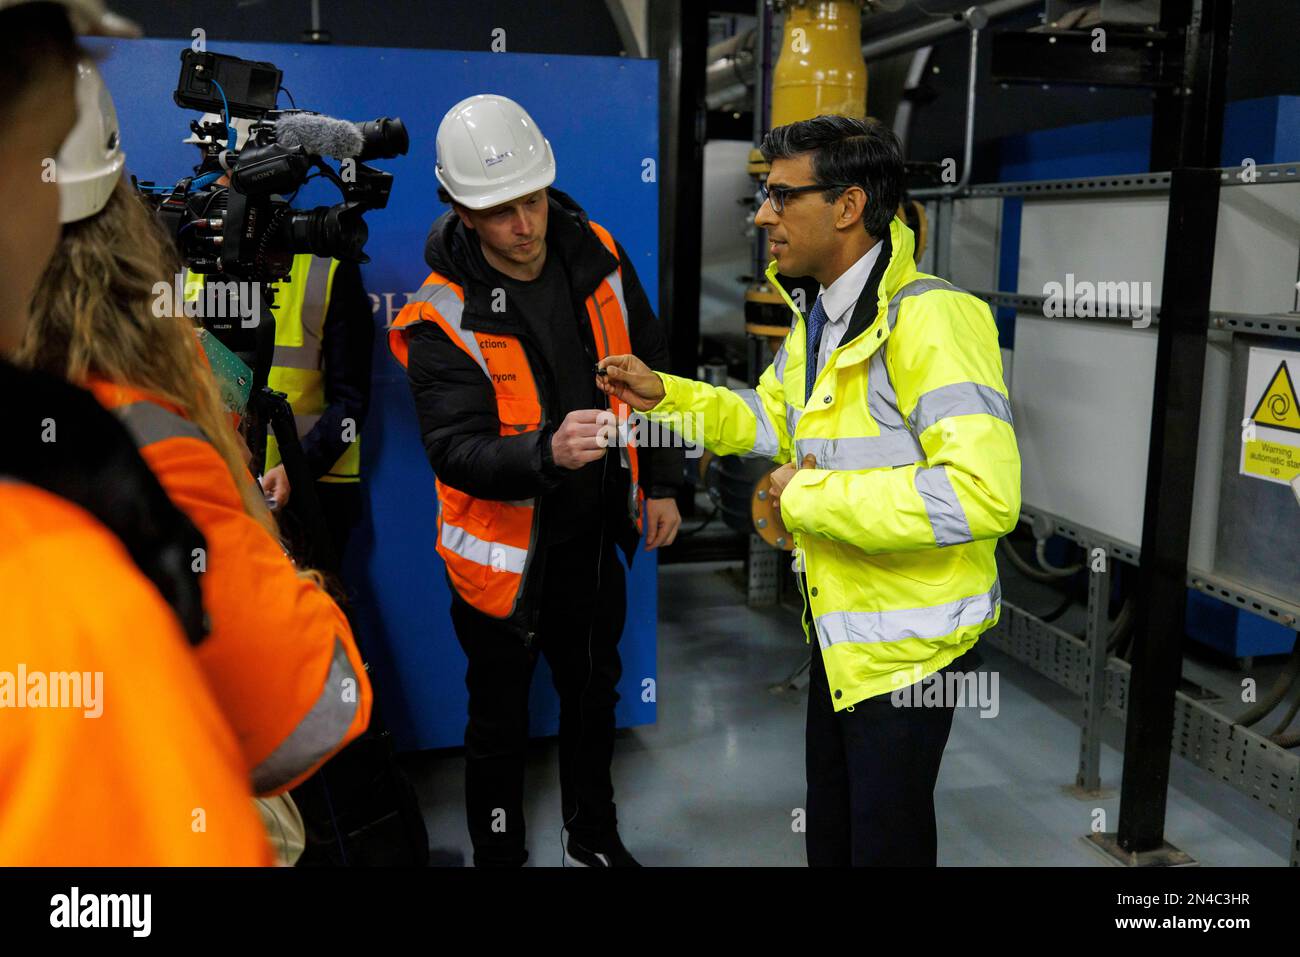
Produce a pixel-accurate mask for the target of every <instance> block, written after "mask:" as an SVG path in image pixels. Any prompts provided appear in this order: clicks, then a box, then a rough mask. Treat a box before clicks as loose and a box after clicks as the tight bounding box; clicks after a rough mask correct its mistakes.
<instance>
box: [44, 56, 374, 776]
mask: <svg viewBox="0 0 1300 957" xmlns="http://www.w3.org/2000/svg"><path fill="white" fill-rule="evenodd" d="M90 76H91V79H93V81H94V83H95V85H96V87H97V89H96V90H94V91H92V92H91V94H90V95H89V96H87V97H86V98H85V100H84V102H85V103H86V104H87V105H88V107H89V108H87V109H83V111H82V116H81V119H80V120H79V127H80V126H86V127H89V129H88V130H87V132H86V135H84V136H80V137H79V136H78V135H77V133H76V132H74V134H73V136H72V137H70V139H69V142H68V144H67V146H65V148H64V153H63V154H62V155H61V157H60V164H61V165H62V166H64V167H66V168H74V169H77V170H78V171H79V173H80V175H79V176H78V182H77V184H76V187H75V191H72V192H71V195H72V197H73V199H74V202H71V203H69V204H68V205H67V206H66V207H65V214H64V216H63V219H64V220H65V225H64V228H63V235H62V238H61V240H60V242H59V245H58V248H57V249H56V251H55V254H54V256H53V258H52V260H51V261H50V264H49V266H48V267H47V268H46V271H45V274H44V276H43V277H42V278H41V280H40V283H39V285H38V287H37V289H36V293H35V295H34V297H33V300H32V315H31V322H30V325H29V327H28V329H27V332H26V336H25V338H24V340H23V343H22V346H21V347H20V349H19V351H18V358H19V359H20V361H22V362H23V363H24V364H27V365H29V366H32V367H34V368H38V369H41V370H43V371H45V372H50V373H54V374H56V375H59V376H62V377H64V378H66V379H68V380H70V381H73V382H76V383H79V384H84V385H86V386H87V387H88V388H89V389H90V390H91V391H92V392H93V393H94V395H95V397H96V398H98V399H99V400H100V402H101V403H102V404H103V405H105V406H106V407H108V408H109V409H110V410H112V411H113V412H114V413H115V414H116V415H117V416H118V418H119V419H121V421H122V422H123V423H124V424H126V426H127V428H128V429H129V431H130V432H131V433H132V435H133V436H134V438H135V440H136V443H137V445H138V446H139V447H140V450H141V453H142V455H143V456H144V458H145V461H146V462H147V463H148V464H149V466H150V467H151V468H152V469H153V470H154V472H155V474H156V475H157V477H158V479H159V480H160V481H161V482H162V484H163V487H164V488H165V489H166V490H167V492H168V494H169V495H170V496H171V498H172V500H173V501H174V502H175V503H176V504H177V505H178V506H179V507H180V508H181V509H182V510H183V511H184V512H185V513H186V514H187V515H188V516H189V517H190V518H191V519H192V520H193V522H194V523H195V524H196V525H197V526H198V527H199V529H200V530H201V531H202V533H203V535H204V537H205V538H206V539H207V546H206V549H205V550H204V551H203V552H202V554H200V555H196V556H194V557H193V565H192V568H193V570H194V571H197V572H202V575H201V578H200V581H201V586H202V590H203V600H204V605H205V607H206V609H207V612H208V615H209V618H210V620H211V634H210V636H209V638H208V639H207V640H206V641H205V642H203V643H202V644H201V645H199V647H198V648H197V649H196V655H197V659H198V662H199V665H200V667H201V669H202V671H203V673H204V675H205V676H206V678H207V679H208V682H209V684H210V686H211V687H212V690H213V693H214V695H215V696H216V699H217V702H218V703H219V705H220V707H221V710H222V711H223V712H224V713H225V715H226V717H227V719H228V720H229V722H230V724H231V725H232V726H233V728H234V729H235V731H236V735H237V738H238V741H239V746H240V749H241V751H242V753H243V757H244V760H245V772H246V773H247V774H249V775H251V777H252V784H253V791H254V792H255V793H257V794H263V795H266V794H280V793H282V792H284V791H285V790H287V789H288V788H290V787H292V786H294V785H295V784H297V783H299V782H300V781H302V780H304V779H305V778H306V777H307V776H308V775H310V774H311V773H312V772H313V771H314V770H315V769H316V768H318V767H319V766H320V765H321V764H323V763H324V761H325V760H326V759H327V758H329V756H330V755H332V754H333V753H335V752H336V751H338V750H339V749H340V748H342V747H343V746H344V745H345V744H347V742H349V741H351V740H352V739H354V738H355V737H357V736H358V735H359V734H360V733H361V732H362V731H364V729H365V728H366V725H367V722H368V721H369V715H370V705H371V693H370V685H369V682H368V680H367V677H366V673H365V669H364V667H363V665H362V661H361V656H360V654H359V652H358V651H357V648H356V645H355V643H354V641H353V637H352V631H351V629H350V627H349V625H348V622H347V619H346V618H345V617H344V615H343V612H342V611H341V610H340V609H339V607H338V605H336V604H335V602H334V601H333V600H332V599H331V598H330V597H329V595H328V594H327V593H326V592H325V591H324V589H322V588H321V587H320V579H319V575H317V574H315V573H311V572H300V571H299V570H298V569H296V568H295V567H294V565H293V563H292V562H291V561H290V559H289V558H288V557H287V556H286V555H285V553H284V551H283V550H282V548H281V546H280V544H279V541H278V538H277V535H278V530H277V528H276V524H275V520H274V519H273V518H272V516H271V514H270V513H269V511H268V510H267V508H266V504H265V502H264V500H263V498H262V495H261V493H260V491H259V490H258V488H257V486H256V483H255V482H254V481H253V478H252V476H251V475H250V474H249V473H248V469H247V465H246V461H245V460H244V458H243V455H242V452H241V449H240V446H239V444H238V443H237V440H236V433H235V431H234V429H233V428H232V425H231V420H230V416H229V414H228V413H227V411H226V409H225V408H224V407H223V405H222V403H221V399H220V397H219V394H218V390H217V383H216V380H215V378H214V376H213V374H212V372H211V370H210V369H209V368H208V365H207V363H206V361H205V357H204V353H203V350H202V349H201V347H200V345H199V343H198V339H197V335H196V330H195V328H194V326H193V325H192V324H191V323H190V322H189V321H188V320H187V319H185V318H184V317H179V316H176V315H174V312H173V310H172V308H171V303H172V299H171V296H170V295H167V296H162V297H160V296H159V295H158V293H157V290H156V287H157V285H158V282H159V281H160V280H163V279H164V277H170V276H174V275H175V273H176V272H177V271H178V269H177V263H176V262H175V261H174V254H173V252H172V249H171V247H170V245H169V243H168V240H167V238H166V236H165V235H164V234H163V232H162V231H161V230H160V228H159V227H158V224H157V223H156V221H155V219H154V217H153V215H152V213H151V211H150V210H149V209H148V207H147V206H146V205H145V204H144V203H143V202H142V201H141V200H140V198H139V197H138V196H137V195H136V193H135V191H134V190H133V189H132V188H131V187H130V185H129V184H128V183H127V182H126V181H125V180H124V179H122V177H121V172H120V170H121V167H122V165H123V162H124V161H123V159H122V157H121V153H120V148H118V147H116V146H114V148H113V150H112V152H113V153H114V154H115V155H112V156H110V157H108V158H107V159H105V158H104V156H103V144H105V143H109V144H116V143H117V140H118V137H117V120H116V115H115V112H114V111H113V108H112V101H111V99H110V98H109V97H108V95H107V91H106V90H104V88H103V86H102V81H100V80H99V79H98V74H97V73H92V74H91V75H90ZM96 104H98V107H99V108H96ZM164 284H165V283H164Z"/></svg>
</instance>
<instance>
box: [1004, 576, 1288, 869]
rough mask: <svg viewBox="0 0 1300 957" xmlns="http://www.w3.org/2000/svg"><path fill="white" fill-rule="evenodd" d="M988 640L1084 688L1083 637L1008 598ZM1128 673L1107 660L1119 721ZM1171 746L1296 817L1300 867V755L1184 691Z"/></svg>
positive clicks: (1110, 705) (1079, 690)
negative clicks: (1009, 600) (1045, 621)
mask: <svg viewBox="0 0 1300 957" xmlns="http://www.w3.org/2000/svg"><path fill="white" fill-rule="evenodd" d="M984 640H987V641H989V642H990V644H992V645H993V646H994V647H995V648H999V649H1000V650H1002V651H1005V652H1006V653H1007V654H1009V655H1011V656H1012V657H1013V658H1015V659H1016V660H1018V661H1021V662H1023V663H1024V664H1026V665H1028V666H1029V667H1031V668H1033V669H1034V670H1035V671H1037V672H1038V673H1039V674H1041V675H1044V676H1045V677H1047V678H1051V679H1052V680H1053V681H1055V682H1056V683H1057V684H1059V685H1061V686H1062V687H1064V688H1067V689H1068V690H1070V691H1072V692H1074V693H1075V694H1079V695H1082V694H1083V693H1084V692H1085V691H1086V689H1087V667H1088V649H1087V646H1086V644H1085V643H1084V642H1082V641H1080V640H1079V639H1078V638H1075V637H1074V636H1072V635H1069V634H1066V633H1065V632H1063V631H1061V630H1060V629H1057V628H1053V627H1052V626H1051V625H1049V624H1046V623H1044V622H1042V621H1039V620H1038V619H1037V618H1035V617H1034V616H1033V615H1031V614H1029V613H1028V612H1026V611H1024V610H1023V609H1021V608H1019V607H1017V606H1015V605H1012V604H1010V603H1009V602H1006V601H1004V602H1003V603H1002V618H1001V620H1000V621H999V622H998V624H997V626H996V627H995V628H993V629H990V631H988V632H986V633H985V639H984ZM1129 672H1130V667H1129V664H1128V662H1126V661H1122V660H1121V659H1119V658H1111V659H1110V660H1109V661H1108V662H1107V664H1106V682H1105V684H1106V710H1107V711H1108V712H1110V713H1111V714H1113V715H1115V716H1116V717H1118V718H1120V719H1121V720H1124V719H1125V718H1126V716H1127V710H1128V687H1129ZM1172 750H1173V751H1174V752H1175V753H1176V754H1179V755H1181V756H1182V757H1184V758H1186V759H1187V760H1188V761H1190V762H1191V763H1192V764H1194V765H1196V766H1197V767H1199V768H1201V769H1202V770H1203V771H1206V772H1208V773H1210V774H1213V775H1214V776H1215V777H1216V778H1218V779H1219V780H1221V781H1223V782H1225V783H1226V784H1229V785H1231V786H1232V787H1233V788H1235V789H1236V790H1237V791H1240V792H1241V793H1242V794H1245V795H1247V796H1248V797H1251V798H1253V799H1255V800H1256V801H1258V802H1259V803H1260V804H1262V805H1264V806H1265V807H1267V808H1268V809H1269V810H1270V811H1273V812H1274V813H1275V814H1279V815H1281V816H1282V817H1284V818H1286V819H1288V820H1289V821H1291V822H1292V825H1293V829H1292V842H1291V845H1292V846H1291V864H1292V866H1300V755H1298V754H1294V753H1292V752H1291V751H1288V750H1286V749H1285V748H1281V747H1279V746H1278V745H1276V744H1274V743H1273V742H1272V741H1270V740H1268V738H1266V737H1264V736H1263V735H1260V734H1256V733H1255V732H1254V731H1251V730H1250V729H1249V728H1244V727H1242V726H1240V725H1238V724H1235V723H1233V721H1232V719H1231V718H1229V717H1227V716H1225V715H1222V714H1220V713H1219V712H1217V711H1215V710H1214V709H1213V708H1212V707H1210V706H1209V705H1208V704H1206V703H1205V702H1202V701H1197V700H1196V699H1194V698H1192V697H1190V696H1189V695H1187V694H1185V693H1184V692H1182V691H1179V692H1178V693H1177V695H1176V697H1175V699H1174V733H1173V741H1172Z"/></svg>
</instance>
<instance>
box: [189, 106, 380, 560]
mask: <svg viewBox="0 0 1300 957" xmlns="http://www.w3.org/2000/svg"><path fill="white" fill-rule="evenodd" d="M221 122H222V118H221V116H220V115H219V114H216V113H206V114H204V116H203V118H202V120H201V121H200V124H218V123H221ZM251 125H252V121H251V120H248V119H244V118H241V117H233V118H232V119H231V121H230V124H229V126H230V128H231V129H233V130H234V132H235V137H236V143H235V144H234V145H233V146H231V145H230V144H229V143H228V142H227V139H228V136H225V137H223V136H218V137H216V138H215V141H216V142H217V143H219V144H220V145H221V146H224V147H228V148H229V149H231V150H235V151H237V150H239V149H241V148H242V147H243V146H244V145H245V144H246V141H247V138H248V134H249V128H250V126H251ZM184 142H185V143H188V144H192V145H195V146H198V147H199V148H200V150H202V151H203V154H204V158H205V159H206V158H207V155H208V145H209V144H210V143H211V142H213V137H210V136H207V135H204V134H201V133H199V132H193V133H191V134H190V136H189V137H187V138H186V139H185V141H184ZM229 181H230V178H229V175H223V176H222V177H221V178H220V179H218V180H217V181H216V185H219V186H222V185H228V184H229ZM202 282H203V277H202V276H201V275H197V274H190V273H188V272H187V276H186V291H187V295H193V294H195V293H197V292H198V290H199V289H200V288H201V286H202ZM273 286H274V290H275V304H274V305H273V306H272V309H271V312H272V315H274V317H275V354H274V359H273V361H272V366H271V370H270V375H269V376H268V379H267V385H269V386H270V387H271V388H272V389H274V390H276V391H277V392H283V393H285V395H286V396H287V397H288V401H289V405H290V407H291V408H292V409H293V414H294V422H295V424H296V426H297V431H298V439H299V441H300V442H301V444H302V450H303V454H304V456H305V457H306V460H307V465H308V467H309V468H310V470H311V475H312V478H313V479H314V480H315V486H316V497H317V499H318V500H319V502H320V506H321V511H322V513H323V514H324V518H325V525H326V528H327V530H328V532H329V535H330V540H331V544H332V546H333V548H332V552H333V558H334V559H335V560H336V561H337V562H338V563H339V564H341V562H342V558H343V552H344V549H345V548H346V547H347V541H348V537H349V535H350V533H351V531H352V528H353V527H354V526H355V525H356V523H357V522H358V521H359V520H360V518H361V507H362V501H361V427H362V425H363V424H364V422H365V418H366V410H367V408H368V406H369V404H370V372H371V356H372V350H373V348H374V338H375V327H374V322H373V319H372V311H371V308H370V299H369V297H368V296H367V295H366V290H365V287H364V286H363V285H362V280H361V268H360V267H359V266H358V265H357V264H356V263H350V262H340V261H339V260H337V259H327V258H324V257H320V256H313V255H311V254H310V253H299V254H298V255H296V256H294V257H293V267H292V269H291V271H290V274H289V278H288V279H286V280H283V281H281V282H277V283H274V284H273ZM262 488H263V489H264V491H265V492H266V494H267V496H268V498H269V499H271V500H272V501H274V503H275V509H276V512H277V514H282V512H281V510H283V509H284V508H285V506H286V505H288V509H289V511H288V514H289V515H290V516H293V518H295V519H296V521H291V522H289V523H282V525H284V524H289V525H291V526H293V530H292V531H300V530H301V529H302V527H303V526H304V524H305V523H304V522H303V520H302V518H301V517H300V516H298V515H296V514H295V512H294V506H293V499H292V497H291V488H290V483H289V477H288V474H287V473H286V472H285V468H284V465H283V463H282V462H281V460H280V450H279V447H278V444H277V443H276V441H275V437H274V435H269V436H268V437H267V446H266V462H265V470H264V472H263V475H262ZM292 531H290V534H292ZM307 551H308V552H309V551H310V550H309V549H308V550H307ZM314 564H317V565H318V566H319V565H320V564H321V562H320V561H318V560H317V561H314ZM328 570H329V571H331V572H334V573H338V571H339V568H338V567H337V566H335V567H330V568H328Z"/></svg>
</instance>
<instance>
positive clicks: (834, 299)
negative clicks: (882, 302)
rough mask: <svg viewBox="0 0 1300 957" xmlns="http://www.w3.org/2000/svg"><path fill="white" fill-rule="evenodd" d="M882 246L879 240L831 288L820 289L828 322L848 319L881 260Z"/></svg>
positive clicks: (823, 287)
mask: <svg viewBox="0 0 1300 957" xmlns="http://www.w3.org/2000/svg"><path fill="white" fill-rule="evenodd" d="M882 246H884V243H883V242H881V241H880V240H877V241H876V244H875V245H874V246H872V247H871V248H870V249H869V250H867V252H866V254H865V255H864V256H863V257H862V258H861V259H859V260H858V261H857V262H855V263H854V264H853V265H852V266H850V267H849V268H848V269H846V270H844V272H843V273H841V274H840V276H839V278H838V279H836V280H835V281H834V282H833V283H831V284H830V287H829V288H827V287H825V286H822V287H821V288H820V290H819V295H820V296H821V299H822V308H823V309H825V310H826V321H827V322H840V321H842V320H844V319H847V318H848V316H849V313H850V311H851V310H852V309H853V306H854V304H855V303H856V302H857V301H858V299H859V298H860V297H861V296H862V291H863V289H864V288H865V287H866V285H867V278H868V277H869V276H870V275H871V268H872V267H873V266H875V264H876V260H877V259H878V258H880V248H881V247H882Z"/></svg>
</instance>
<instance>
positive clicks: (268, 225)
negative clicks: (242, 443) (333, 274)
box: [136, 49, 409, 353]
mask: <svg viewBox="0 0 1300 957" xmlns="http://www.w3.org/2000/svg"><path fill="white" fill-rule="evenodd" d="M281 77H282V73H281V71H280V70H279V69H277V68H276V67H275V65H274V64H271V63H259V62H254V61H251V60H243V59H240V58H239V57H233V56H225V55H222V54H219V53H207V52H204V53H198V52H195V51H194V50H189V49H187V50H185V51H183V52H182V53H181V75H180V81H179V82H178V84H177V87H176V91H175V93H174V94H173V98H174V99H175V101H176V104H177V105H178V106H181V107H186V108H190V109H195V110H204V111H207V112H210V113H218V114H221V115H222V116H223V118H224V119H225V122H224V123H202V122H199V121H197V120H194V121H191V123H190V129H191V130H193V131H194V132H195V133H196V134H198V135H199V136H200V137H203V138H205V139H206V142H207V145H206V147H205V156H204V158H203V161H202V162H201V163H200V164H199V165H198V166H196V167H195V169H194V175H193V176H187V177H185V178H183V179H181V180H179V181H177V183H176V184H175V186H172V187H161V188H160V187H157V186H155V185H154V184H153V183H136V187H137V189H139V190H140V192H141V193H142V194H143V195H144V196H145V197H146V198H147V199H148V200H149V201H150V203H151V204H153V205H154V206H155V208H156V211H157V215H158V217H159V219H160V220H161V222H162V223H163V226H164V229H165V230H166V231H167V232H168V234H169V235H171V236H172V237H173V239H174V241H175V243H176V247H177V249H178V251H179V252H180V255H181V258H182V260H183V261H184V262H185V265H186V266H187V267H188V268H189V269H190V271H191V272H194V273H203V274H208V275H212V274H220V275H222V276H223V277H228V278H233V279H235V280H243V281H244V283H245V284H248V283H255V284H257V287H260V289H261V296H262V301H261V303H260V306H261V308H260V309H259V314H260V315H267V314H268V310H269V309H270V307H271V306H272V305H273V304H274V303H273V299H272V297H273V294H274V290H273V288H272V287H271V285H270V284H271V283H272V282H274V281H276V280H280V279H284V278H285V277H287V276H288V275H289V270H290V268H291V266H292V264H293V257H294V256H295V255H296V254H298V253H312V254H313V255H317V256H324V257H329V258H334V259H339V260H343V261H347V262H357V263H365V262H369V258H368V257H367V256H366V255H365V253H364V247H365V244H366V239H367V238H368V235H369V231H368V229H367V227H366V223H365V220H364V218H363V216H364V214H365V213H366V212H367V211H368V210H372V209H382V208H384V207H385V206H386V205H387V204H388V196H389V192H390V191H391V189H392V183H393V176H392V174H391V173H385V172H382V171H380V170H377V169H375V168H373V167H371V166H367V165H366V161H367V160H375V159H391V158H393V157H396V156H399V155H402V154H404V153H405V152H406V151H407V148H408V146H409V139H408V137H407V133H406V127H405V126H404V125H403V124H402V121H401V120H400V119H390V118H388V117H384V118H382V119H377V120H372V121H369V122H365V123H359V124H354V123H350V122H348V121H346V120H339V119H334V118H333V117H329V116H324V115H321V114H319V113H313V112H310V111H307V110H299V109H296V108H295V109H290V110H281V109H278V107H277V96H278V93H279V91H280V89H281V84H280V80H281ZM234 117H241V118H244V119H251V120H253V121H254V122H253V123H252V125H251V127H250V130H249V134H248V140H247V142H246V143H243V144H239V148H238V149H236V148H234V147H235V144H234V143H233V142H232V143H230V144H229V145H228V146H223V145H222V144H221V143H220V142H219V140H223V139H227V127H228V124H229V122H230V120H231V119H232V118H234ZM230 135H231V136H232V137H233V130H232V131H231V134H230ZM326 157H329V158H332V159H335V160H338V161H339V167H340V168H339V170H338V171H335V170H334V169H333V168H332V167H331V166H329V165H328V164H327V163H326V162H325V158H326ZM313 171H314V172H313ZM227 175H228V177H229V185H228V186H227V185H218V181H219V180H221V179H222V178H223V176H227ZM317 176H321V177H324V178H326V179H328V180H329V181H330V182H332V183H334V185H335V186H337V187H338V188H339V191H340V192H341V193H342V194H343V200H342V202H340V203H337V204H336V205H334V206H318V207H316V208H314V209H309V210H298V209H294V208H292V206H291V205H290V203H291V201H292V199H293V196H294V195H296V194H297V192H298V190H299V189H300V188H301V187H302V186H303V184H304V183H306V182H307V180H308V179H313V178H316V177H317ZM286 196H287V197H288V198H285V197H286ZM243 314H247V310H246V309H245V310H243V311H242V312H241V311H240V310H235V311H233V312H227V315H243ZM205 325H209V324H208V323H206V322H205ZM234 326H235V324H230V325H229V327H228V328H212V327H211V326H209V328H212V331H213V332H214V333H216V334H217V336H218V338H220V339H222V341H223V342H225V344H226V345H227V346H228V347H229V348H231V349H232V351H235V352H236V353H242V352H248V351H252V350H249V349H247V348H244V347H246V346H247V345H248V341H247V339H246V338H243V337H241V336H240V333H239V332H237V331H236V329H235V328H234ZM251 332H252V330H249V333H250V334H251ZM241 339H242V340H243V341H240V340H241ZM230 340H235V341H230Z"/></svg>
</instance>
